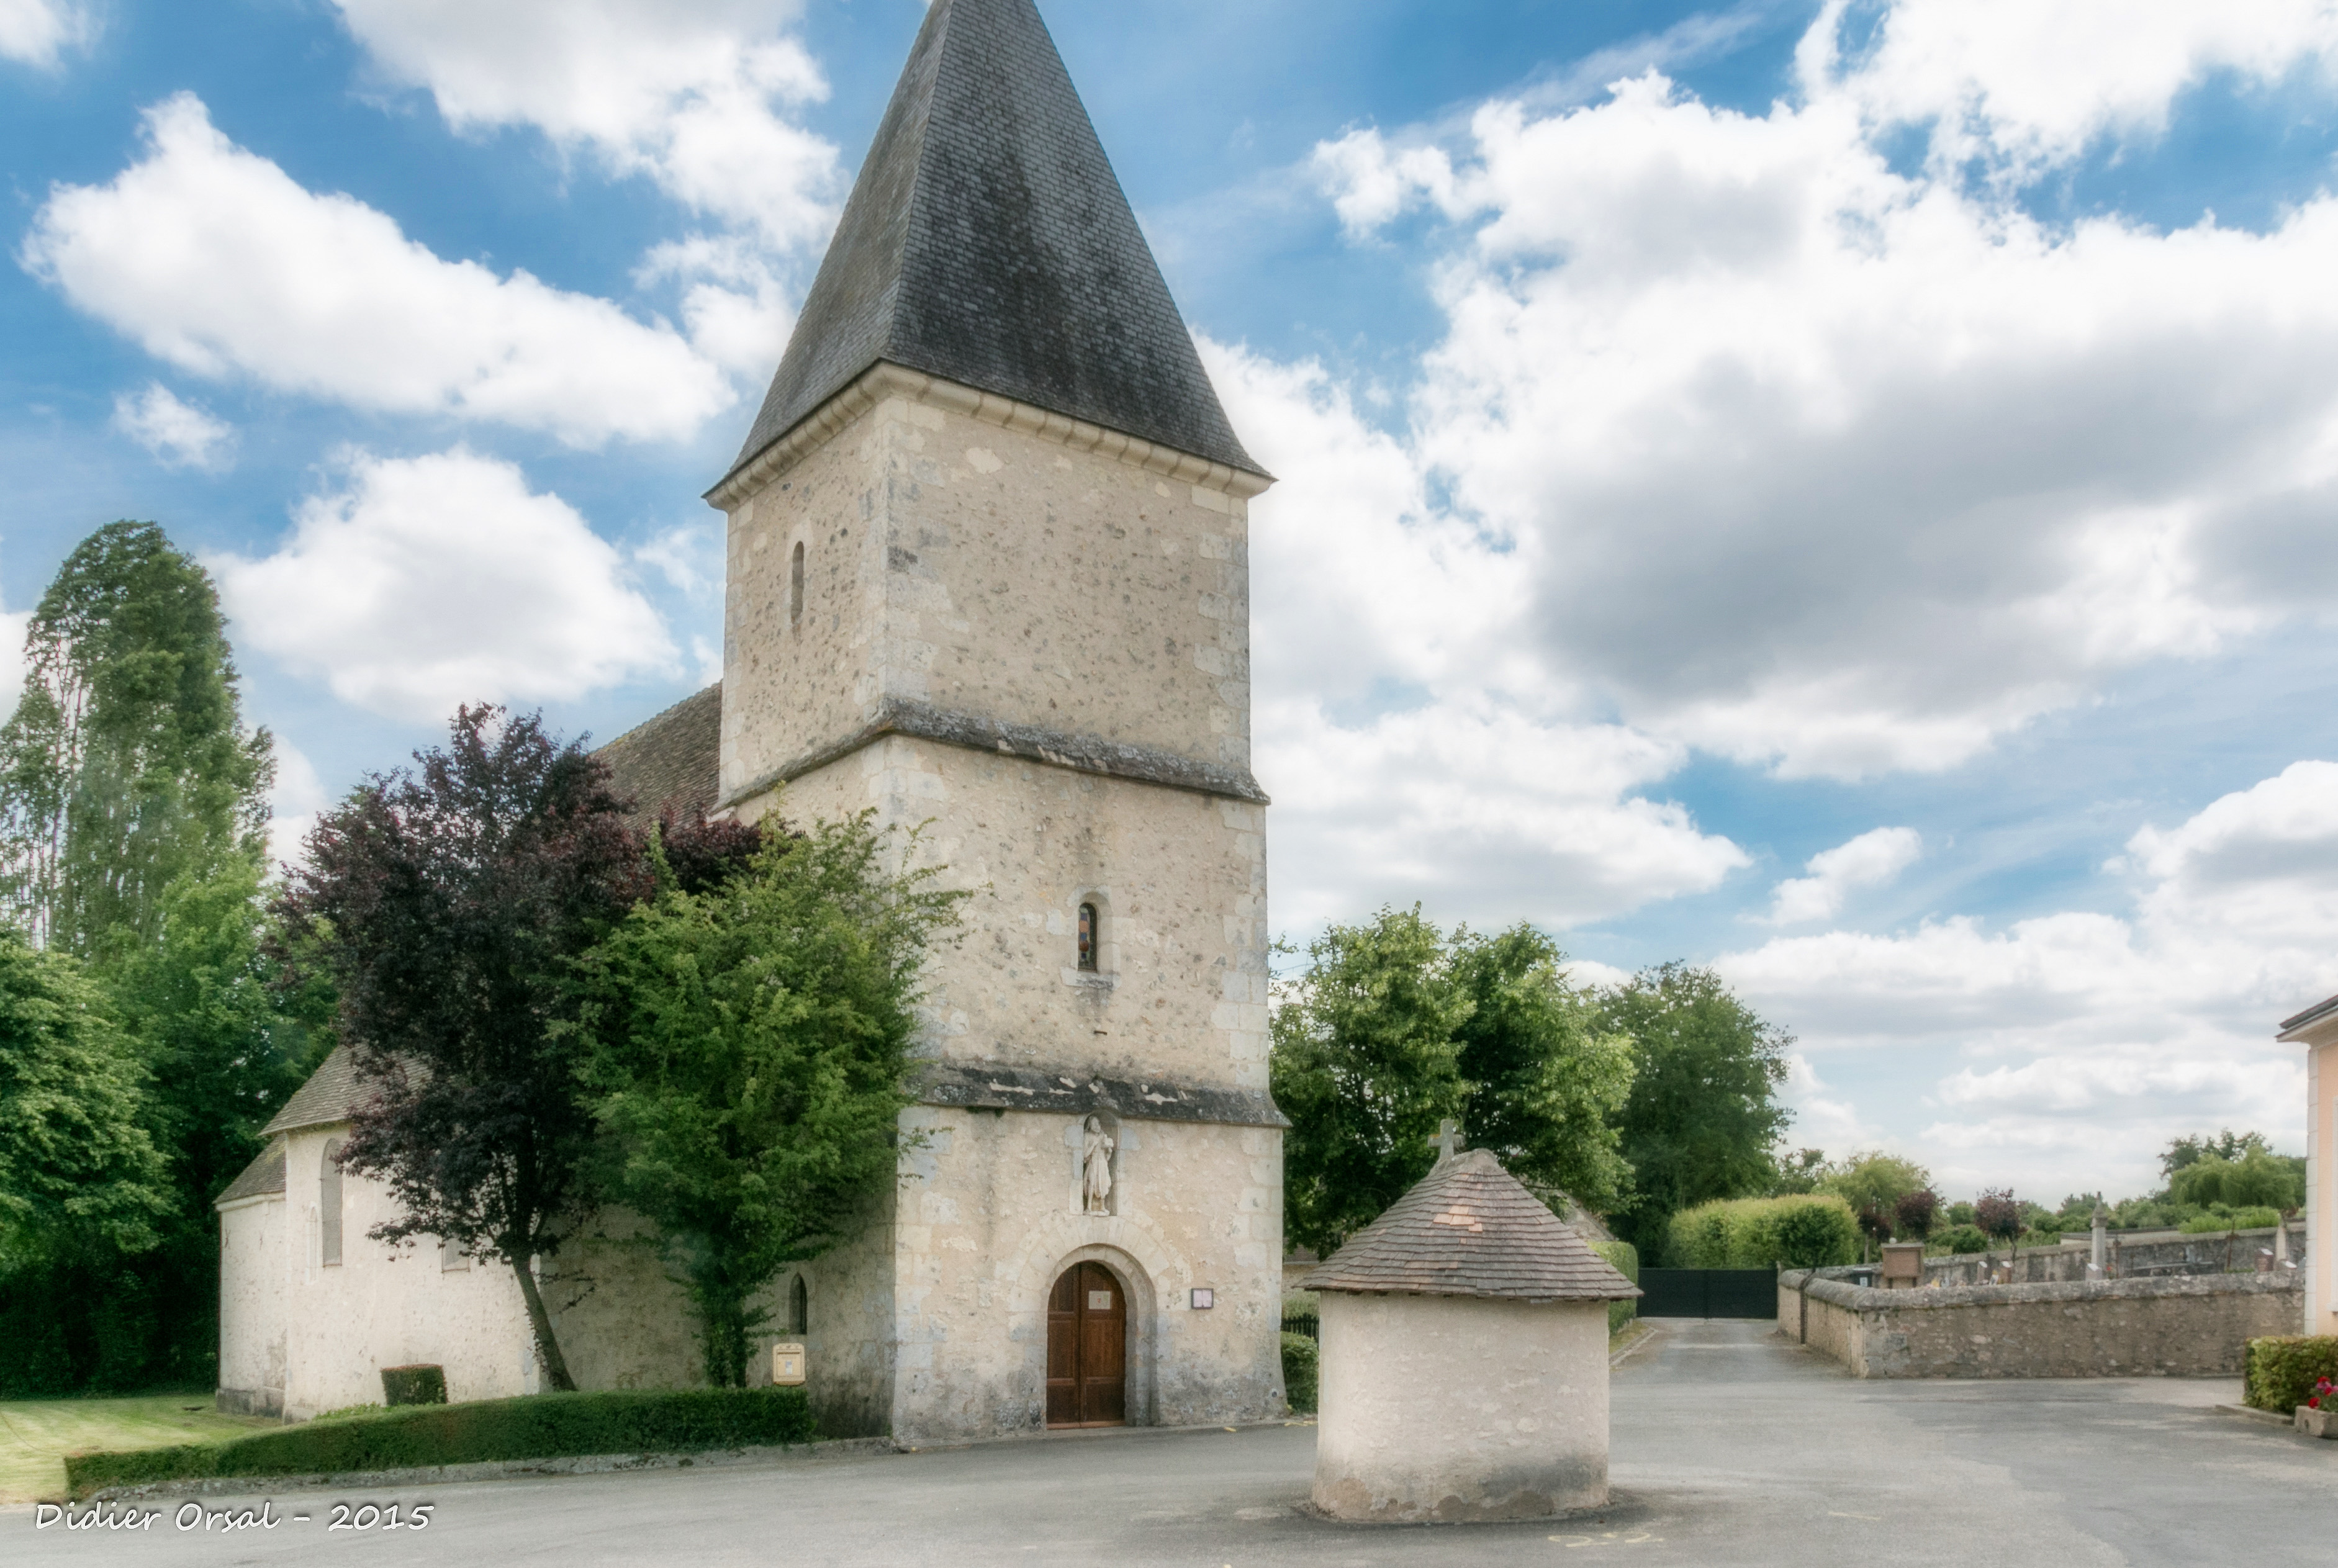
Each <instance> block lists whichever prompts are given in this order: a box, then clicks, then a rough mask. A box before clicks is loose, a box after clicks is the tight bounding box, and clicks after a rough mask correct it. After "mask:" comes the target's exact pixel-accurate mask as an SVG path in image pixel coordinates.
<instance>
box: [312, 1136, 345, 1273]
mask: <svg viewBox="0 0 2338 1568" xmlns="http://www.w3.org/2000/svg"><path fill="white" fill-rule="evenodd" d="M317 1240H318V1241H319V1249H318V1252H319V1256H318V1259H317V1260H318V1261H319V1263H322V1264H324V1265H325V1266H327V1267H329V1268H339V1266H340V1261H341V1141H340V1140H339V1138H334V1139H330V1140H329V1141H328V1142H326V1144H325V1160H324V1163H323V1164H322V1165H321V1166H319V1168H318V1171H317Z"/></svg>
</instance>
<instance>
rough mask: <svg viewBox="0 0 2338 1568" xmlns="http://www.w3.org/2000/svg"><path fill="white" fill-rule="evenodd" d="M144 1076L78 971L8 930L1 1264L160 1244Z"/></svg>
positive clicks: (0, 1056)
mask: <svg viewBox="0 0 2338 1568" xmlns="http://www.w3.org/2000/svg"><path fill="white" fill-rule="evenodd" d="M143 1080H144V1073H142V1071H141V1070H140V1068H139V1065H138V1062H137V1058H136V1056H135V1055H134V1054H133V1052H132V1051H131V1049H130V1044H129V1042H128V1041H127V1040H125V1039H124V1038H123V1034H122V1031H121V1029H120V1027H119V1026H118V1025H117V1024H116V1023H115V1022H114V1018H113V1010H112V1009H111V1008H110V1007H109V1006H108V1005H106V999H105V995H104V993H103V992H102V991H101V990H99V988H98V987H97V986H96V985H93V984H92V983H91V981H90V979H89V977H88V975H85V974H83V971H82V968H81V965H78V964H76V963H75V962H74V960H73V959H71V958H69V957H67V956H64V954H61V953H54V952H42V951H40V950H39V949H36V948H34V946H32V945H31V944H30V943H28V942H26V941H25V937H24V936H23V934H22V933H21V932H18V931H16V930H15V929H14V928H12V927H7V926H0V1258H5V1259H9V1260H11V1261H13V1260H15V1259H24V1258H27V1257H37V1256H39V1255H41V1254H43V1253H44V1252H48V1251H52V1250H55V1249H57V1248H59V1247H63V1246H71V1245H74V1244H75V1243H78V1242H85V1241H91V1240H94V1241H98V1242H102V1243H103V1244H104V1245H106V1246H108V1247H110V1248H112V1249H113V1250H116V1251H119V1252H123V1253H133V1252H142V1251H144V1250H147V1249H148V1248H151V1247H152V1246H153V1245H154V1243H155V1241H156V1240H157V1235H156V1231H155V1228H154V1226H155V1221H156V1220H157V1219H158V1218H159V1217H160V1216H161V1215H162V1213H163V1212H165V1211H166V1210H167V1209H168V1207H169V1205H168V1201H167V1200H166V1199H165V1198H164V1197H163V1194H162V1157H161V1155H159V1154H158V1153H157V1152H155V1149H154V1144H153V1141H152V1139H151V1138H149V1137H148V1136H147V1133H146V1129H145V1127H144V1125H143V1124H142V1123H143V1120H144V1117H143V1112H144V1109H145V1105H144V1101H145V1085H144V1082H143Z"/></svg>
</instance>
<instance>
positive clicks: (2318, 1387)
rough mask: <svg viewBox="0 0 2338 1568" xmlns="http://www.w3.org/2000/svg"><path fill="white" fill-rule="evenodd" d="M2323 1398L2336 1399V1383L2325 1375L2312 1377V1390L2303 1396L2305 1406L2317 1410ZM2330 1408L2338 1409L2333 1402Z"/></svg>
mask: <svg viewBox="0 0 2338 1568" xmlns="http://www.w3.org/2000/svg"><path fill="white" fill-rule="evenodd" d="M2324 1399H2332V1400H2338V1383H2333V1382H2332V1381H2331V1380H2330V1379H2329V1378H2327V1377H2318V1378H2316V1379H2314V1383H2313V1393H2311V1394H2309V1395H2307V1396H2306V1397H2305V1405H2306V1408H2307V1409H2309V1410H2319V1409H2321V1408H2322V1402H2323V1400H2324ZM2331 1408H2332V1409H2333V1410H2338V1404H2333V1406H2331Z"/></svg>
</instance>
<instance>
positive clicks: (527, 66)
mask: <svg viewBox="0 0 2338 1568" xmlns="http://www.w3.org/2000/svg"><path fill="white" fill-rule="evenodd" d="M335 4H336V5H339V8H340V11H341V15H342V17H343V19H344V20H345V21H346V22H347V23H348V25H349V31H350V32H351V33H352V34H355V35H356V37H357V39H358V41H359V43H360V44H363V45H364V46H365V47H366V49H367V51H368V53H369V54H371V56H372V58H373V60H374V62H375V64H377V66H378V68H379V69H380V70H381V71H382V72H383V73H385V74H386V75H387V76H388V78H389V79H390V80H392V81H394V82H396V83H399V84H401V85H408V86H416V87H421V88H425V89H427V91H428V92H429V93H430V94H431V96H432V98H433V100H434V101H435V102H436V103H437V107H438V112H439V113H441V114H442V115H444V116H445V117H446V119H447V123H448V124H450V125H452V126H454V127H455V128H456V129H457V131H461V132H474V133H476V132H485V131H488V130H493V129H496V128H498V127H503V126H509V125H532V126H535V128H537V129H538V130H540V131H542V132H544V133H545V135H546V136H548V137H550V138H551V139H552V140H553V141H554V142H555V143H557V144H559V145H560V146H562V147H564V148H585V149H589V150H590V151H591V152H594V154H595V155H597V156H598V157H600V158H601V159H603V160H604V162H606V163H607V164H608V165H609V166H610V167H611V168H612V169H614V170H615V171H618V172H620V173H629V174H630V173H640V174H645V175H647V176H648V177H650V178H651V179H653V180H654V181H656V182H657V183H658V184H659V185H660V186H661V187H662V188H663V189H664V190H665V191H667V192H668V193H669V194H671V195H672V196H673V197H674V198H675V199H676V200H678V201H682V202H683V203H685V204H687V205H688V206H690V207H691V208H693V209H694V210H695V211H700V212H702V213H705V214H707V215H709V216H711V217H714V218H718V219H721V220H724V221H726V222H728V223H731V224H734V225H737V226H741V227H744V228H750V229H752V230H755V231H756V232H757V233H758V234H759V235H760V236H761V238H762V240H763V241H764V242H765V243H766V244H768V245H770V246H771V247H772V248H773V249H775V250H801V249H804V248H806V247H809V246H810V245H813V244H816V243H817V242H819V241H820V240H823V239H824V238H826V236H827V234H828V230H829V228H830V224H832V223H833V221H834V220H835V208H834V205H833V203H834V200H835V196H836V191H837V187H838V185H839V183H840V171H839V164H838V160H837V150H836V148H835V146H834V145H833V144H832V143H830V142H827V141H825V140H823V139H822V138H820V137H819V136H815V135H813V134H812V133H811V132H808V131H806V130H804V129H803V128H802V127H801V125H799V124H797V123H795V122H793V121H791V119H789V118H788V115H787V113H786V112H787V111H791V110H796V109H800V108H801V107H802V106H803V105H805V104H807V103H817V102H819V101H820V100H821V99H824V98H825V97H826V96H827V95H828V87H827V83H826V82H825V81H824V80H823V79H822V78H821V76H820V70H819V68H818V67H817V66H816V65H815V64H813V62H812V59H811V56H810V54H807V53H806V52H805V50H804V48H803V45H802V44H801V43H800V42H798V41H797V40H796V39H795V38H793V37H791V36H789V35H787V34H786V33H785V31H784V29H786V28H787V27H788V26H789V25H791V24H792V23H793V22H794V21H795V20H796V19H797V16H798V14H799V12H800V10H801V6H800V5H798V4H797V3H796V0H696V3H695V4H693V5H673V4H671V3H670V0H499V3H498V4H496V5H476V4H470V3H468V0H335ZM765 368H768V367H765Z"/></svg>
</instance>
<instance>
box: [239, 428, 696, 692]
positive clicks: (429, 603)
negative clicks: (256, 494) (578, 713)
mask: <svg viewBox="0 0 2338 1568" xmlns="http://www.w3.org/2000/svg"><path fill="white" fill-rule="evenodd" d="M344 467H345V470H346V471H345V474H344V475H343V485H342V487H341V488H339V489H338V490H334V491H331V492H329V493H327V494H324V495H317V496H314V497H312V498H311V499H309V500H308V501H306V502H304V503H302V505H300V509H299V511H298V513H297V514H296V516H295V525H294V528H293V531H292V534H291V536H290V538H289V539H287V540H286V541H285V543H284V544H283V546H282V547H281V548H280V549H279V550H278V551H277V553H276V554H272V555H270V556H267V557H265V558H264V559H261V560H257V561H252V560H245V559H241V558H238V557H234V556H228V557H225V558H222V559H220V560H217V561H214V562H213V563H211V566H212V570H213V572H214V573H215V574H216V575H217V577H218V579H219V583H220V593H221V599H222V601H223V602H224V603H226V605H227V608H228V611H229V613H230V614H231V615H232V616H233V617H234V619H235V622H236V623H237V627H236V640H237V643H238V645H239V646H248V647H255V648H258V649H260V650H261V651H262V652H267V653H269V654H270V655H272V656H274V657H275V658H277V659H278V660H280V661H281V662H283V663H284V664H285V665H287V666H288V667H290V669H292V670H294V671H298V672H300V673H302V674H307V675H312V676H317V677H321V678H322V679H323V680H324V681H325V682H326V684H327V685H328V686H329V688H330V689H331V690H332V691H333V693H334V695H336V696H338V697H339V698H341V699H342V700H343V701H348V702H352V703H355V704H356V705H358V706H359V707H361V708H367V709H370V710H372V711H375V712H378V713H384V714H388V715H390V716H392V717H395V718H399V719H406V720H417V721H418V720H437V719H443V718H445V717H446V716H447V714H448V713H449V712H451V711H453V710H454V708H455V706H456V705H457V703H460V702H466V701H473V702H476V701H518V702H535V701H564V700H566V699H569V698H574V697H577V696H581V695H582V694H584V693H585V692H586V691H592V690H594V689H595V688H597V687H604V686H610V685H615V684H618V683H620V682H622V681H627V680H629V679H632V678H634V677H635V676H638V675H655V676H668V677H670V676H672V675H673V674H675V673H678V672H679V670H680V662H679V655H678V653H677V651H676V650H675V648H674V645H673V639H672V638H671V637H670V636H669V635H668V634H667V632H666V628H665V625H664V623H663V622H662V621H661V620H660V619H659V618H658V614H657V612H656V611H654V610H653V609H652V608H651V607H650V604H649V603H648V601H646V600H645V599H643V597H642V596H641V594H640V593H637V592H636V591H635V590H634V588H633V587H631V586H630V585H629V584H628V583H626V582H625V580H624V563H623V561H622V558H621V557H620V556H619V555H618V554H617V552H616V551H615V550H614V548H612V547H611V546H610V545H609V544H606V543H605V542H604V541H603V540H602V539H601V538H600V537H599V536H598V535H596V534H594V533H593V531H592V530H591V529H590V528H589V527H587V526H586V525H585V519H584V518H583V517H581V516H579V515H577V513H576V511H575V508H573V507H571V506H570V505H568V504H567V503H566V502H565V501H563V500H561V499H560V497H558V496H557V495H536V494H533V493H531V492H530V491H529V490H528V487H527V482H526V477H525V476H524V475H522V474H521V473H520V471H519V469H518V468H517V467H516V466H514V465H512V464H509V463H505V462H501V461H498V460H496V459H494V458H490V457H483V456H477V455H476V454H473V453H471V452H468V451H466V450H464V449H462V448H460V447H457V448H456V449H455V450H453V451H449V452H441V453H438V454H436V455H435V456H426V457H413V458H383V457H375V456H370V455H368V454H364V453H358V454H353V455H351V456H349V457H348V459H347V460H346V462H345V465H344Z"/></svg>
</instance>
